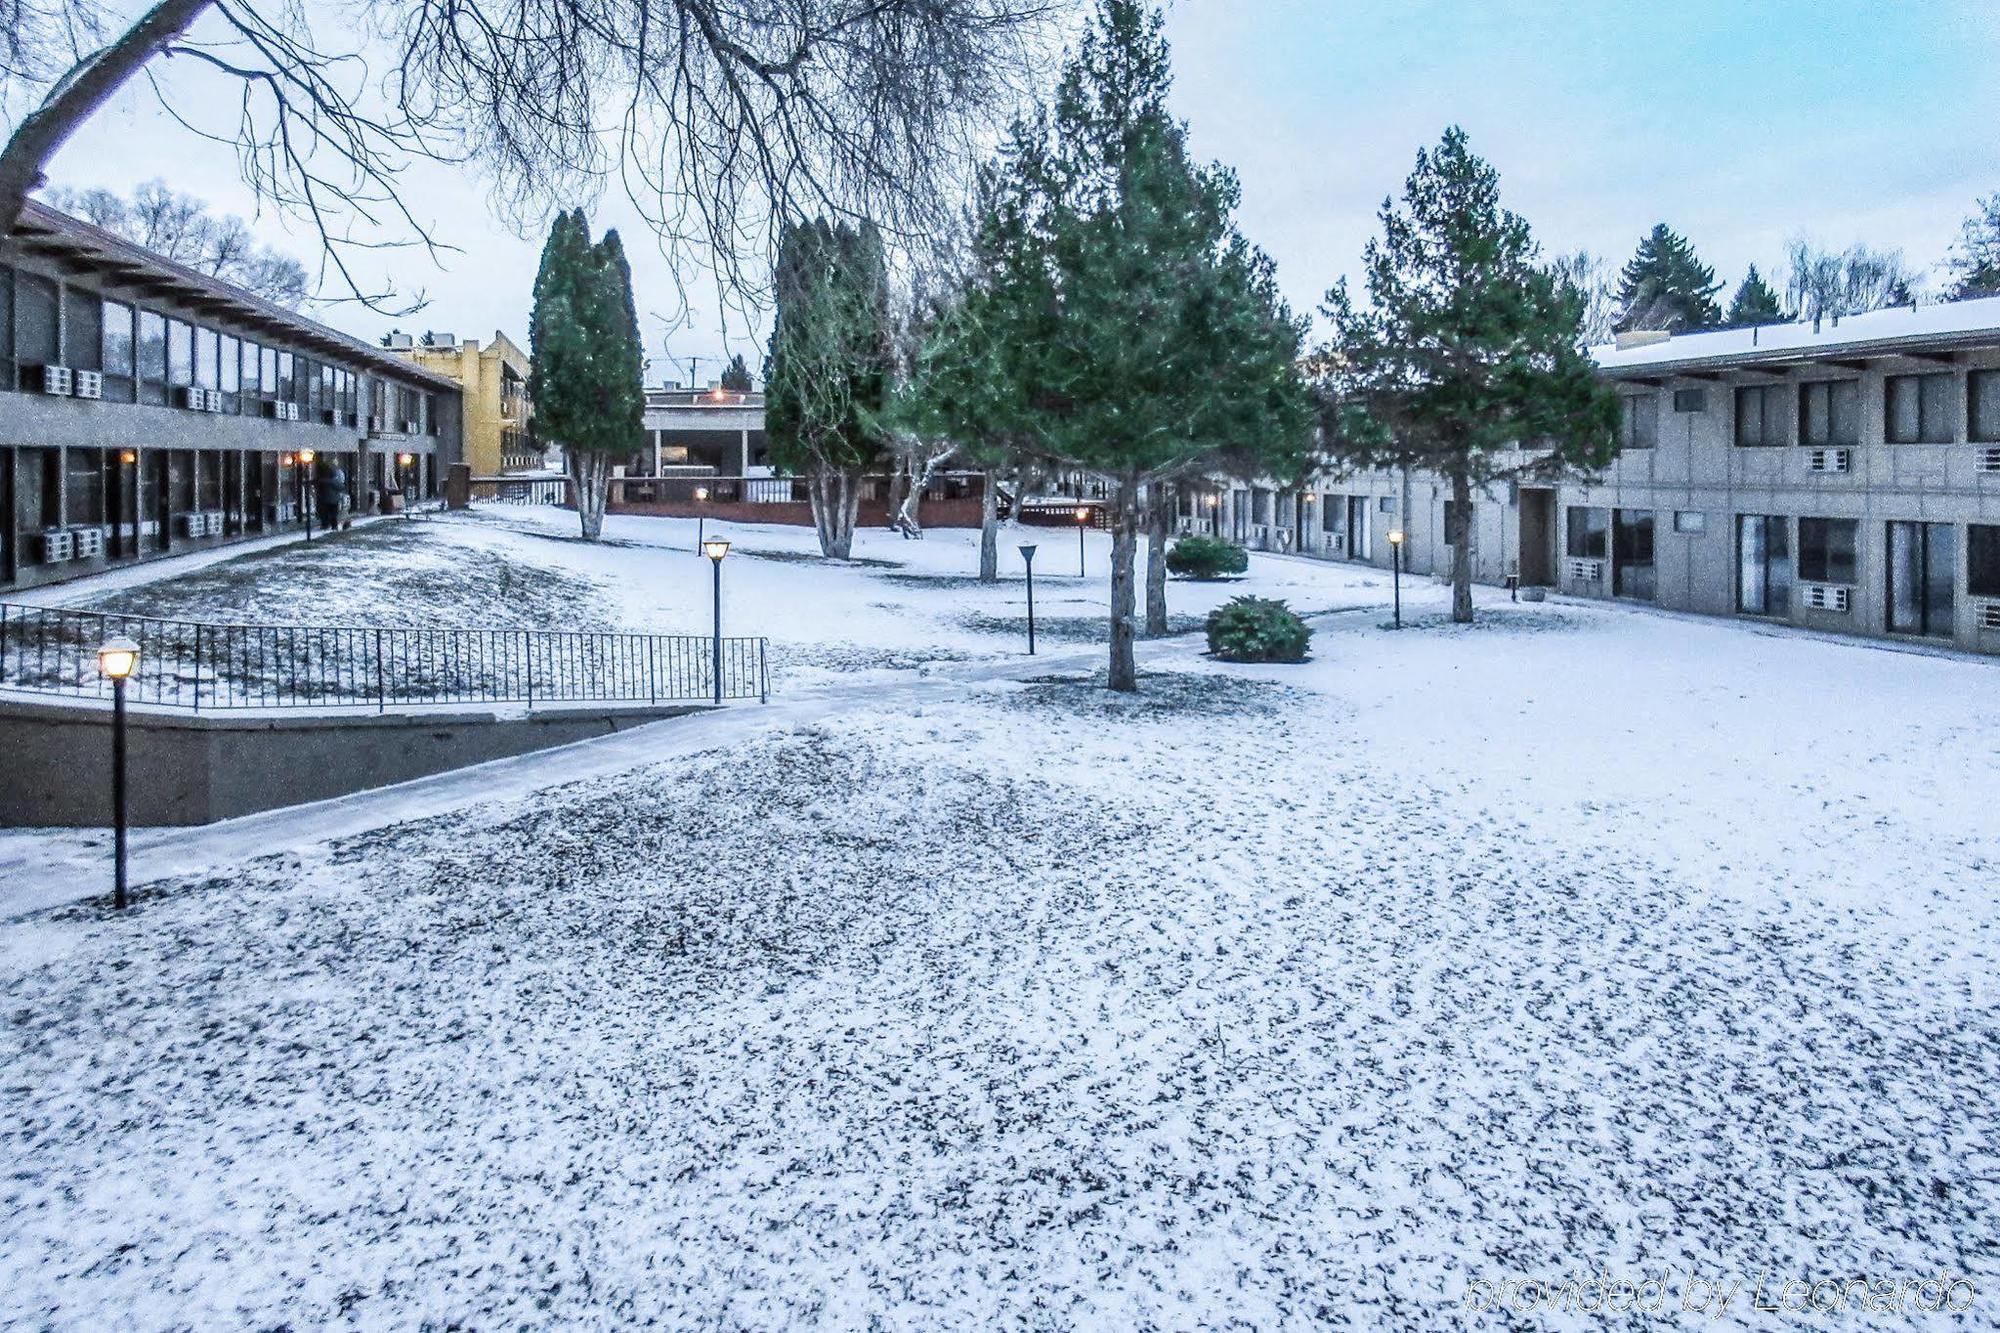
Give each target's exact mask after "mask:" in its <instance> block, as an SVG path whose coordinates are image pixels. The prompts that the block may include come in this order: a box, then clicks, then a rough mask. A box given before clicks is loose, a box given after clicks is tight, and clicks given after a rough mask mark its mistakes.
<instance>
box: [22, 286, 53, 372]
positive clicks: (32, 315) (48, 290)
mask: <svg viewBox="0 0 2000 1333" xmlns="http://www.w3.org/2000/svg"><path fill="white" fill-rule="evenodd" d="M57 351H58V349H57V347H56V285H55V283H53V282H51V281H50V280H49V279H47V278H45V277H43V276H42V275H41V274H39V273H17V274H16V275H15V277H14V358H15V359H16V360H17V361H19V362H20V363H21V364H22V365H24V366H48V365H59V364H61V360H60V358H59V357H58V356H57Z"/></svg>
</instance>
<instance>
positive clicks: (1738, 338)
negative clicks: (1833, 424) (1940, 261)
mask: <svg viewBox="0 0 2000 1333" xmlns="http://www.w3.org/2000/svg"><path fill="white" fill-rule="evenodd" d="M1979 343H2000V296H1984V297H1979V298H1977V299H1975V300H1970V301H1948V302H1943V303H1940V304H1937V305H1920V306H1891V307H1889V308H1888V309H1886V310H1871V311H1869V312H1868V313H1867V314H1865V315H1849V316H1847V317H1846V318H1844V319H1841V320H1839V321H1837V322H1836V321H1835V320H1832V319H1826V320H1822V321H1821V322H1820V326H1819V328H1818V329H1817V330H1815V329H1814V327H1813V325H1812V324H1811V323H1810V322H1797V323H1791V324H1762V325H1758V326H1757V327H1755V328H1747V329H1717V330H1714V331H1712V332H1708V333H1678V334H1675V335H1674V336H1673V337H1671V338H1664V339H1661V340H1660V341H1658V342H1651V343H1646V344H1643V345H1641V346H1638V347H1623V348H1621V347H1618V346H1615V345H1613V344H1608V343H1607V344H1604V345H1602V346H1598V347H1593V348H1591V349H1590V355H1591V359H1592V360H1594V361H1596V362H1597V366H1598V368H1599V369H1600V370H1611V371H1616V370H1638V369H1657V368H1665V367H1669V366H1679V365H1728V364H1732V363H1755V362H1759V361H1798V360H1804V359H1807V358H1810V357H1812V356H1814V355H1819V354H1826V353H1833V352H1857V351H1863V350H1870V351H1878V352H1885V353H1893V352H1894V351H1896V350H1897V349H1899V348H1902V347H1904V346H1905V345H1911V346H1912V347H1913V348H1925V347H1955V346H1964V345H1968V344H1979Z"/></svg>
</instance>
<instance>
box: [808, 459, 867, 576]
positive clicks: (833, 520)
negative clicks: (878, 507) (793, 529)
mask: <svg viewBox="0 0 2000 1333" xmlns="http://www.w3.org/2000/svg"><path fill="white" fill-rule="evenodd" d="M858 482H859V478H858V477H856V475H855V474H854V473H851V472H842V471H840V470H839V469H838V468H830V467H816V468H814V469H813V470H812V472H811V473H810V474H808V476H807V478H806V495H807V496H808V498H810V499H811V501H812V515H813V531H814V533H815V534H816V535H817V536H818V537H819V553H820V554H821V555H823V556H826V557H827V558H828V559H830V560H845V559H847V558H848V557H849V555H850V554H851V553H852V552H853V550H854V518H855V511H856V510H857V509H858V508H859V507H860V502H861V488H860V486H859V484H858Z"/></svg>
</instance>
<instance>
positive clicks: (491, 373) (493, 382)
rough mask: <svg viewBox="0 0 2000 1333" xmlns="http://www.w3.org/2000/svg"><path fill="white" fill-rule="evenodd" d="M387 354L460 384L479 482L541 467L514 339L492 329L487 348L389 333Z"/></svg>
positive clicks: (446, 337)
mask: <svg viewBox="0 0 2000 1333" xmlns="http://www.w3.org/2000/svg"><path fill="white" fill-rule="evenodd" d="M387 344H388V347H389V350H390V351H392V352H395V353H396V354H397V355H399V356H406V357H408V358H409V359H410V360H412V361H414V362H416V364H418V365H419V366H422V367H423V368H424V369H425V370H428V371H431V372H433V373H435V374H439V375H443V376H444V377H445V378H447V379H453V380H457V381H458V383H459V384H460V386H461V387H462V388H463V389H464V391H465V392H464V393H463V394H462V395H461V396H460V399H459V402H460V404H461V406H460V411H461V412H462V413H463V418H464V419H463V421H462V423H461V428H462V431H463V435H462V438H463V439H464V441H465V446H464V447H465V453H464V455H463V456H464V458H465V461H466V462H467V463H469V464H471V465H472V475H473V476H475V477H493V476H498V475H499V474H500V473H502V472H528V471H533V470H535V469H537V468H540V467H541V466H542V465H543V460H542V454H541V451H540V450H538V449H536V448H535V447H534V446H533V445H532V444H531V443H530V442H529V439H528V422H529V420H530V419H531V418H532V417H533V416H534V408H533V406H532V405H531V404H530V403H529V402H528V369H529V365H530V362H529V360H528V354H527V353H526V352H524V351H522V350H521V349H520V348H519V347H516V346H515V345H514V340H513V339H511V338H509V337H508V336H507V335H506V334H504V333H501V332H500V331H499V330H497V329H496V330H494V332H493V339H492V341H490V342H488V343H487V344H486V345H485V346H484V347H481V346H480V345H479V340H478V339H477V338H465V339H460V338H457V337H455V336H453V335H452V334H449V333H426V334H424V335H423V337H422V338H413V337H411V336H410V335H409V334H407V333H391V334H390V335H389V337H388V339H387Z"/></svg>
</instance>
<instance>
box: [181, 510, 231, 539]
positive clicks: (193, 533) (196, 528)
mask: <svg viewBox="0 0 2000 1333" xmlns="http://www.w3.org/2000/svg"><path fill="white" fill-rule="evenodd" d="M181 531H182V532H183V533H185V534H186V535H188V536H190V537H220V536H221V535H222V514H221V512H220V511H215V510H202V511H198V512H195V513H191V514H182V515H181Z"/></svg>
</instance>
